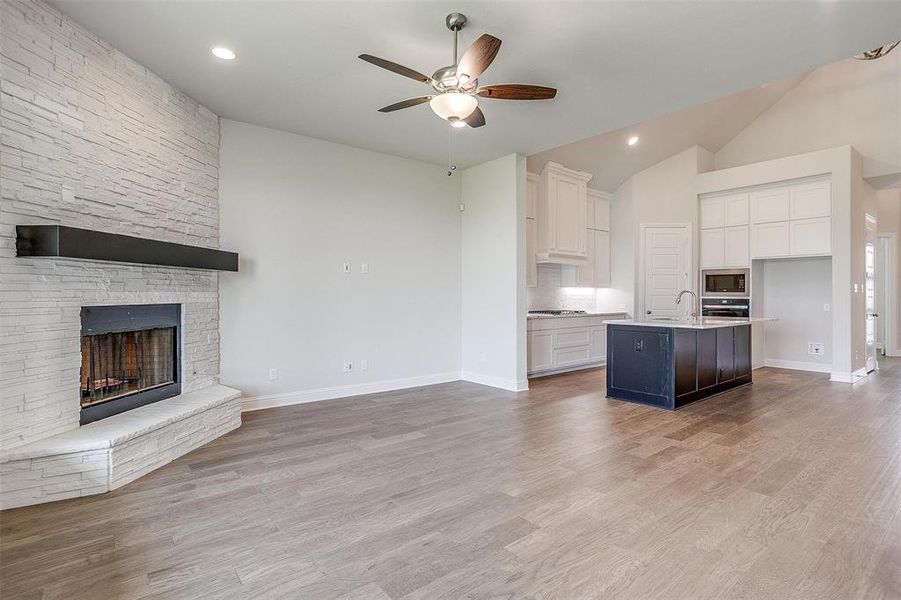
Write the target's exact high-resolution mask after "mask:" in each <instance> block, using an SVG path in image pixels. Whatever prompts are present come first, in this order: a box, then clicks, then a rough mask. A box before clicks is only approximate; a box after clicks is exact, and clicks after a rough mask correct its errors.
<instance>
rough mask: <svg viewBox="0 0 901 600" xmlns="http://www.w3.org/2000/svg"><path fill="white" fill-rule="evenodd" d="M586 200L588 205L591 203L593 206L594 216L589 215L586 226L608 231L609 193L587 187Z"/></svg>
mask: <svg viewBox="0 0 901 600" xmlns="http://www.w3.org/2000/svg"><path fill="white" fill-rule="evenodd" d="M588 202H589V207H591V206H592V205H593V208H594V218H593V219H592V218H590V217H589V219H588V227H589V228H591V229H600V230H601V231H610V194H605V193H604V192H599V191H597V190H592V189H589V190H588ZM592 223H594V224H592Z"/></svg>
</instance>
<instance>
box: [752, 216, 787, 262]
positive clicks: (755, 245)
mask: <svg viewBox="0 0 901 600" xmlns="http://www.w3.org/2000/svg"><path fill="white" fill-rule="evenodd" d="M789 249H790V245H789V227H788V221H785V222H782V223H761V224H757V225H751V258H769V257H775V256H788V255H789Z"/></svg>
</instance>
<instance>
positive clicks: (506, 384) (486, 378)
mask: <svg viewBox="0 0 901 600" xmlns="http://www.w3.org/2000/svg"><path fill="white" fill-rule="evenodd" d="M460 379H462V380H463V381H469V382H471V383H478V384H481V385H487V386H489V387H495V388H500V389H502V390H507V391H510V392H524V391H526V390H528V389H529V380H528V379H525V380H523V381H519V380H516V379H504V378H503V377H495V376H494V375H483V374H481V373H471V372H469V371H464V372H462V373H460Z"/></svg>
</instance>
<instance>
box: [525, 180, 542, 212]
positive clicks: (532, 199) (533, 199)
mask: <svg viewBox="0 0 901 600" xmlns="http://www.w3.org/2000/svg"><path fill="white" fill-rule="evenodd" d="M538 181H539V179H538V176H537V175H533V174H532V173H527V174H526V218H527V219H534V218H535V217H536V215H537V214H538Z"/></svg>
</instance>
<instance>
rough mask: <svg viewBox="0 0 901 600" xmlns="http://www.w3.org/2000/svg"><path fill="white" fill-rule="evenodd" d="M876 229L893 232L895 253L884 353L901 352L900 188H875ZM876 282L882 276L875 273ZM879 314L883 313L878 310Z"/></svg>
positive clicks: (885, 232) (880, 279) (886, 232)
mask: <svg viewBox="0 0 901 600" xmlns="http://www.w3.org/2000/svg"><path fill="white" fill-rule="evenodd" d="M876 204H877V208H876V210H877V218H878V222H877V229H878V233H879V235H888V234H894V238H895V253H894V256H893V257H892V259H893V260H891V261H890V262H892V265H893V270H894V276H895V289H894V298H893V299H891V300H890V302H892V305H893V309H894V320H895V322H894V323H893V324H892V326H891V329H892V331H887V332H886V333H887V335H886V337H887V342H888V343H887V345H886V353H887V354H893V355H899V354H901V189H891V190H877V191H876ZM876 278H877V282H881V281H883V278H881V277H880V276H879V274H878V273H877V276H876ZM879 314H880V315H882V314H883V313H882V312H880V313H879ZM883 318H884V317H883Z"/></svg>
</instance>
